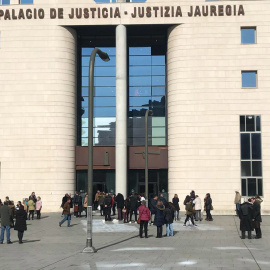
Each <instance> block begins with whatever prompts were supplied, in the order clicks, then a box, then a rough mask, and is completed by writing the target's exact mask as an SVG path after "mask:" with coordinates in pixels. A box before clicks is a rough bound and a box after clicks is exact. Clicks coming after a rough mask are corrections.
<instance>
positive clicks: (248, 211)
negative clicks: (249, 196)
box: [238, 202, 252, 231]
mask: <svg viewBox="0 0 270 270" xmlns="http://www.w3.org/2000/svg"><path fill="white" fill-rule="evenodd" d="M238 213H239V218H240V231H252V204H250V203H249V202H244V203H243V204H241V205H240V208H239V212H238Z"/></svg>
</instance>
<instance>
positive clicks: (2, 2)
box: [0, 0, 10, 5]
mask: <svg viewBox="0 0 270 270" xmlns="http://www.w3.org/2000/svg"><path fill="white" fill-rule="evenodd" d="M0 5H10V0H0Z"/></svg>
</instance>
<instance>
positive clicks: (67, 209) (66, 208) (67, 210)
mask: <svg viewBox="0 0 270 270" xmlns="http://www.w3.org/2000/svg"><path fill="white" fill-rule="evenodd" d="M70 202H71V198H68V199H67V201H66V202H65V204H64V207H63V214H64V218H63V219H62V220H61V221H60V222H59V227H61V226H62V224H63V223H64V222H65V221H66V220H67V224H68V225H67V226H68V227H70V219H71V215H70Z"/></svg>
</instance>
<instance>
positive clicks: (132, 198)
mask: <svg viewBox="0 0 270 270" xmlns="http://www.w3.org/2000/svg"><path fill="white" fill-rule="evenodd" d="M129 199H130V209H131V210H136V209H137V207H138V201H137V197H135V196H133V195H132V196H130V198H129Z"/></svg>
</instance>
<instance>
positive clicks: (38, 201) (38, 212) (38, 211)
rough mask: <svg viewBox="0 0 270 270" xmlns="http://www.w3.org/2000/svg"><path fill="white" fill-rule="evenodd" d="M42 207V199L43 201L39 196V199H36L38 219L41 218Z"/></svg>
mask: <svg viewBox="0 0 270 270" xmlns="http://www.w3.org/2000/svg"><path fill="white" fill-rule="evenodd" d="M41 208H42V201H41V198H40V197H39V196H38V197H37V201H36V212H37V219H40V211H41Z"/></svg>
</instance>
